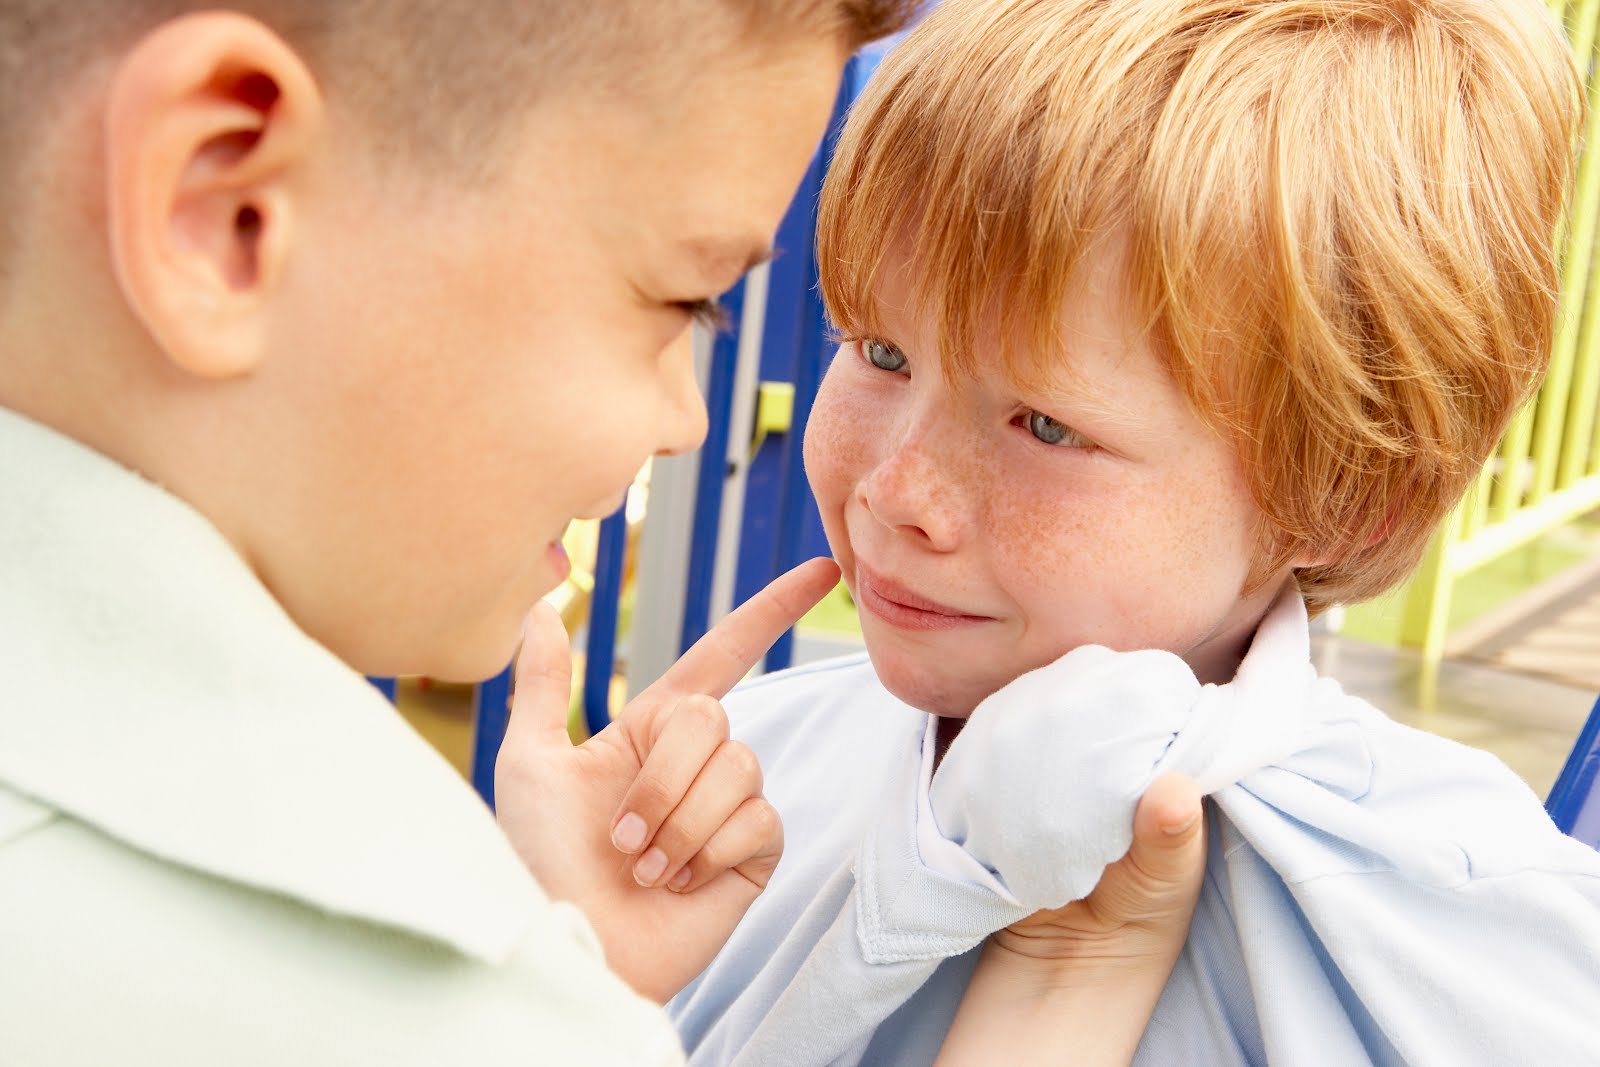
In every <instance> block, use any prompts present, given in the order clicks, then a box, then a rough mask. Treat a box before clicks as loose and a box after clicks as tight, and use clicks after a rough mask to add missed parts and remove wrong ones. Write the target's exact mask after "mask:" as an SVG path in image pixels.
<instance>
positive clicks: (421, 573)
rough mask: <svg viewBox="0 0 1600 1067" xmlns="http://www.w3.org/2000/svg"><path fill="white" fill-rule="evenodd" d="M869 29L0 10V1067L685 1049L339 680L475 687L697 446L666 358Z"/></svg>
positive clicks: (195, 8)
mask: <svg viewBox="0 0 1600 1067" xmlns="http://www.w3.org/2000/svg"><path fill="white" fill-rule="evenodd" d="M909 7H910V4H909V3H908V2H906V0H757V2H749V3H747V2H740V3H734V2H731V0H650V2H635V3H598V4H596V3H589V4H577V3H567V2H558V0H487V2H479V3H472V4H459V5H457V4H438V3H425V2H416V0H341V2H327V0H239V2H237V3H224V4H206V3H198V2H191V0H75V2H73V3H58V2H56V0H0V100H3V104H0V144H3V145H4V147H3V149H0V206H3V212H4V216H3V217H4V220H5V221H4V225H3V226H0V677H3V679H4V683H3V684H4V687H5V695H4V697H3V698H0V1061H4V1062H6V1063H8V1064H11V1063H15V1064H46V1063H48V1064H61V1065H78V1064H83V1065H88V1064H105V1063H133V1064H168V1065H179V1064H208V1065H210V1064H228V1065H230V1067H238V1065H247V1064H285V1063H327V1064H333V1063H345V1064H352V1063H383V1064H430V1065H433V1064H450V1063H474V1064H485V1063H502V1064H508V1063H529V1062H534V1063H583V1064H600V1063H615V1064H627V1065H630V1067H631V1065H637V1064H650V1063H667V1062H676V1061H677V1060H679V1059H680V1057H681V1050H680V1049H679V1047H678V1043H677V1040H676V1038H675V1036H674V1035H673V1034H672V1032H671V1028H670V1026H668V1024H667V1022H666V1020H665V1018H664V1017H663V1016H662V1015H661V1013H660V1011H659V1009H658V1008H657V1007H655V1006H654V1005H652V1004H650V1003H649V1002H648V1001H647V1000H646V999H645V997H643V996H640V995H638V994H637V993H635V992H634V991H633V990H630V989H629V988H628V984H625V981H624V979H626V982H627V983H631V984H632V985H633V986H634V987H635V988H636V989H638V990H640V991H641V992H656V990H655V989H654V988H653V983H660V984H663V985H666V986H668V987H669V988H675V987H676V986H675V985H671V975H670V973H664V972H671V971H672V969H673V968H679V969H681V968H683V967H684V966H685V960H686V959H693V958H694V957H693V956H688V957H685V956H684V954H683V950H682V945H680V944H675V943H673V942H672V941H670V940H668V939H658V940H657V941H655V942H654V944H653V947H654V949H655V955H654V956H649V955H648V954H645V953H640V954H637V956H638V957H640V958H635V959H633V960H628V961H626V962H629V963H632V964H633V965H634V966H633V969H632V970H631V971H630V972H628V973H624V974H622V975H621V977H619V976H618V975H614V974H611V973H608V972H607V970H606V967H605V961H604V959H603V958H602V953H601V944H600V942H599V940H598V939H597V937H596V930H595V928H594V927H592V926H591V924H590V923H589V922H587V921H585V919H584V917H583V916H581V915H580V914H579V912H578V911H577V910H576V909H575V908H574V907H572V906H571V905H570V904H560V905H557V904H552V902H551V900H550V899H549V898H548V897H547V896H546V895H545V893H544V891H543V890H541V888H540V887H539V886H538V885H537V884H536V883H535V881H534V880H533V879H532V878H530V877H529V873H528V871H527V870H526V868H525V867H524V865H523V863H522V862H521V861H520V857H519V856H518V854H517V853H516V852H514V851H513V849H512V847H511V844H510V843H509V842H508V841H507V839H506V838H505V837H504V836H502V834H501V833H500V831H499V830H498V828H497V827H496V826H495V824H494V822H493V820H492V818H491V817H490V815H489V813H488V812H487V811H486V810H485V808H484V807H483V805H482V804H481V803H479V802H478V800H477V798H476V797H475V796H474V795H473V794H472V793H471V792H470V790H468V789H467V788H466V786H465V785H464V783H462V782H461V781H460V780H459V779H458V778H457V776H456V775H455V774H454V772H453V771H452V770H451V769H450V768H449V767H448V766H446V765H445V764H444V762H443V761H442V760H440V759H439V758H438V757H437V756H436V755H435V754H434V753H433V752H432V751H431V750H429V749H428V748H427V747H426V746H425V745H424V744H423V743H422V741H421V740H420V739H419V738H417V737H416V736H415V735H414V734H412V733H411V732H410V731H409V730H408V729H407V728H406V727H405V726H404V725H403V723H401V721H400V720H399V719H398V718H397V717H396V716H395V715H394V713H393V710H392V709H391V708H389V707H388V706H387V705H386V704H385V703H384V702H383V701H382V699H381V698H380V697H379V696H378V695H377V694H376V692H375V691H374V690H373V689H372V688H371V687H370V686H369V685H367V684H366V682H365V680H364V679H363V678H362V677H361V674H360V673H358V672H367V673H372V674H392V673H426V674H431V675H435V676H441V677H460V678H474V677H483V676H485V675H487V674H490V673H493V672H494V671H496V670H498V669H500V667H501V666H503V665H504V664H505V663H506V662H507V661H508V660H509V659H510V658H511V654H512V651H513V649H514V648H515V647H516V645H517V642H518V639H519V635H520V633H521V627H522V621H523V617H524V614H525V613H526V611H527V609H528V606H529V604H530V603H532V602H533V601H535V600H536V599H537V598H538V597H539V596H540V595H542V594H543V593H544V592H546V591H548V590H549V589H550V588H552V587H553V586H554V585H555V584H556V583H558V582H559V581H560V580H561V578H562V576H563V574H564V569H563V568H564V567H565V563H564V558H563V557H561V556H560V554H559V549H558V547H557V542H558V541H559V538H560V536H561V533H562V531H563V529H564V528H565V526H566V525H567V523H568V522H569V521H570V520H571V519H572V518H574V517H575V516H598V515H603V514H606V513H608V512H609V511H611V510H612V509H613V508H614V507H615V506H616V504H617V503H618V501H619V500H620V497H621V494H622V493H623V492H624V490H625V489H626V487H627V485H628V484H629V482H630V481H631V480H632V478H633V477H634V474H635V472H636V471H637V470H638V468H639V466H640V465H641V464H642V463H643V462H644V461H645V460H646V459H647V458H648V457H649V456H650V455H652V454H655V453H659V452H673V451H681V450H684V449H687V448H691V447H694V446H695V445H696V444H698V442H699V439H700V436H701V433H702V430H703V423H704V419H705V413H704V409H703V406H702V405H701V403H700V400H699V398H698V396H697V395H696V392H695V385H694V379H693V373H692V369H691V361H690V357H689V351H688V344H687V329H688V325H689V322H690V321H691V318H692V316H693V314H694V312H695V310H696V308H697V306H699V305H701V304H703V303H704V302H706V301H707V300H709V299H710V298H711V297H714V296H715V294H717V293H718V292H720V291H722V290H723V289H725V288H726V287H727V286H728V285H730V284H731V283H732V282H733V281H734V280H735V279H736V278H737V277H738V276H739V275H740V273H742V271H743V270H744V269H745V267H746V265H747V264H748V263H749V262H750V261H751V260H753V259H757V258H760V257H761V256H763V255H764V254H765V251H766V249H767V247H768V244H769V242H770V239H771V234H772V231H773V229H774V228H775V226H776V224H777V222H778V219H779V218H780V216H781V213H782V211H783V210H784V208H785V206H786V204H787V203H788V201H789V198H790V197H791V195H792V192H793V187H794V183H795V181H796V180H797V178H798V176H799V174H800V173H801V171H802V170H803V168H804V167H805V166H806V164H807V162H808V161H809V159H810V156H811V154H812V152H813V149H814V146H815V144H816V142H817V139H818V137H819V136H820V134H821V132H822V129H823V126H824V124H825V122H826V121H827V118H828V116H829V114H830V113H831V109H832V105H833V100H834V94H835V89H836V86H837V83H838V78H839V75H840V72H841V70H842V68H843V64H844V61H845V58H846V57H847V56H848V55H849V53H850V52H851V50H852V49H854V48H855V47H856V46H857V45H859V44H860V43H862V42H863V41H864V40H866V39H867V38H868V37H871V36H875V35H877V34H879V33H881V32H886V31H887V30H890V29H893V28H894V27H895V26H897V25H899V24H901V23H903V22H904V20H905V19H906V18H907V17H908V14H909ZM831 581H832V579H831V576H830V573H829V570H828V568H827V567H822V568H812V570H811V571H809V572H803V573H802V574H801V575H800V576H798V577H797V578H795V579H791V580H790V581H789V583H788V584H787V585H786V586H785V587H784V590H782V591H781V592H784V593H785V595H786V596H787V598H788V600H787V601H786V602H784V603H779V604H777V605H776V606H773V604H772V603H771V602H770V601H769V602H765V603H767V608H766V609H765V610H766V614H767V616H768V618H766V620H765V622H764V625H765V626H768V627H770V626H771V625H772V624H773V623H774V622H776V623H777V625H778V629H780V630H781V629H782V627H783V626H784V625H787V620H784V619H775V618H774V617H773V616H775V615H776V616H781V615H783V614H785V613H786V612H789V611H791V610H793V609H795V608H796V607H797V605H798V607H799V610H803V609H804V602H805V601H807V598H808V597H810V596H811V595H812V594H813V593H816V594H820V592H821V590H822V589H824V588H826V587H827V586H828V585H830V584H831ZM779 599H780V600H782V599H783V598H782V597H780V598H779ZM746 637H747V638H748V639H749V640H751V641H754V642H755V643H757V644H759V636H758V635H757V636H751V635H746ZM565 647H566V646H565V638H564V635H563V637H562V638H561V644H560V648H561V650H562V652H563V653H564V652H565ZM730 669H731V668H730ZM742 670H743V668H742V667H741V668H739V669H738V670H737V671H735V672H734V678H736V677H737V676H738V674H739V673H742ZM731 680H732V679H730V681H731ZM700 695H701V696H704V694H700ZM712 703H714V701H712ZM719 714H720V709H719ZM574 758H581V757H574ZM626 784H627V783H626V781H623V782H622V783H621V785H620V786H619V787H618V791H619V794H620V790H621V788H625V787H626ZM731 788H732V789H733V790H734V791H735V794H736V795H733V796H731V797H727V796H725V797H723V798H722V800H723V801H725V802H732V803H739V802H743V801H745V800H746V799H750V800H752V801H754V800H757V799H758V797H749V798H747V797H746V794H745V793H744V792H738V790H739V789H743V788H745V786H744V785H743V784H742V783H737V782H736V783H732V786H731ZM757 793H759V789H757ZM609 815H610V813H609V812H604V813H601V814H600V815H599V816H598V818H597V822H598V825H599V826H600V836H601V838H602V840H603V838H604V824H605V820H606V819H607V818H608V817H609ZM562 829H563V828H562V827H559V826H556V825H554V823H553V821H547V823H546V824H544V825H542V826H541V825H539V824H527V825H525V826H524V827H523V830H524V831H525V833H526V834H528V835H533V836H534V837H537V835H538V834H539V833H540V832H544V831H548V832H551V833H552V834H553V833H555V832H557V831H560V830H562ZM770 837H771V835H770V834H769V835H768V838H770ZM541 843H542V839H539V840H529V839H528V838H527V837H526V836H525V837H524V839H523V840H520V841H519V842H518V844H519V845H520V846H521V847H523V848H525V849H537V848H538V847H539V845H540V844H541ZM776 843H777V844H781V838H778V839H776ZM773 847H774V841H772V840H769V839H765V838H764V839H761V840H758V841H756V842H755V843H754V845H753V846H752V848H755V849H757V850H758V851H759V850H765V853H764V854H770V853H772V851H773ZM745 855H746V856H747V855H748V853H746V854H745ZM589 858H590V857H589V856H586V855H568V856H567V857H565V859H566V861H567V864H568V866H579V865H581V864H582V862H583V861H585V860H588V859H589ZM741 858H742V857H741V856H734V857H732V862H735V863H736V862H738V861H739V860H740V859H741ZM618 859H619V858H618V856H617V855H616V854H615V852H612V853H610V854H609V855H607V856H605V863H606V870H607V871H608V872H610V873H611V874H612V876H613V880H628V874H627V864H625V863H621V862H618ZM628 884H630V885H631V881H629V882H628ZM758 891H759V886H754V887H752V888H751V889H750V890H749V891H748V892H747V893H746V895H745V898H744V900H745V902H747V901H748V898H749V897H753V895H754V894H755V892H758ZM699 899H705V898H702V896H701V895H700V894H698V893H696V894H689V895H681V896H680V895H677V894H672V893H669V892H668V891H667V890H665V889H662V890H660V891H658V892H656V893H654V894H650V895H646V894H645V893H644V891H643V890H640V897H639V898H638V899H635V900H634V901H631V902H630V906H631V907H632V908H633V910H632V912H629V913H627V914H624V915H621V916H618V917H617V918H618V919H619V921H620V920H626V919H630V918H631V919H632V920H633V921H634V922H635V923H636V924H637V926H638V927H642V928H645V929H652V930H654V931H656V932H659V931H660V930H663V929H666V930H671V929H673V927H672V924H671V923H669V922H667V921H665V920H663V921H662V922H659V923H655V924H652V922H651V919H652V917H653V916H656V915H657V913H665V912H669V911H670V910H671V909H672V908H673V907H675V906H676V905H679V904H682V903H684V902H685V901H688V900H699ZM710 899H712V901H713V903H716V902H717V899H716V898H715V896H714V895H712V896H711V898H710ZM721 903H722V905H723V906H722V908H721V912H722V913H723V918H722V921H724V922H725V927H724V929H726V928H727V927H731V925H732V922H733V921H734V920H735V919H736V918H737V914H738V910H737V908H736V907H734V908H730V907H729V905H738V904H739V900H738V899H734V898H732V897H730V898H729V899H725V900H722V901H721ZM695 933H696V934H697V935H699V937H700V939H701V940H702V941H703V940H705V939H708V938H711V937H713V936H715V935H716V933H717V931H716V929H715V924H714V923H707V924H704V925H703V928H701V929H698V930H696V931H695ZM716 941H718V942H719V941H720V937H716ZM614 947H615V946H614V945H608V946H607V948H608V949H612V948H614ZM694 947H695V950H696V951H701V945H700V943H699V942H698V941H697V942H696V944H695V946H694ZM713 947H714V943H713ZM613 955H614V956H615V955H616V953H614V952H613ZM706 956H707V957H708V956H709V951H706ZM700 962H703V960H701V961H700ZM697 966H698V964H694V965H693V966H692V967H691V968H690V970H689V971H688V972H687V973H689V974H692V973H693V969H694V967H697ZM619 970H621V968H620V966H619ZM685 976H686V975H685ZM657 995H659V993H657Z"/></svg>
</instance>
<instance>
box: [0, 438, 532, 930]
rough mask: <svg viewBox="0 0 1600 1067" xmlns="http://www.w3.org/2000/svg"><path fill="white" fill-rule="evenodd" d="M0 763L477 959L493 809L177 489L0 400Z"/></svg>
mask: <svg viewBox="0 0 1600 1067" xmlns="http://www.w3.org/2000/svg"><path fill="white" fill-rule="evenodd" d="M0 591H3V592H0V672H3V674H4V677H5V685H6V689H7V697H6V699H5V700H3V701H0V781H3V782H5V783H7V784H9V785H10V786H11V787H12V788H14V789H16V790H18V791H19V792H21V793H24V794H26V795H29V796H32V797H34V798H35V799H37V800H40V801H42V802H44V803H47V804H49V805H50V806H52V807H54V808H56V809H58V810H60V811H62V812H64V813H66V814H68V815H70V816H72V817H74V818H76V819H79V820H81V821H83V822H85V823H89V824H92V825H93V826H95V827H96V828H97V829H99V830H100V831H102V832H104V833H106V834H108V835H110V836H112V837H115V838H117V839H119V840H121V841H123V842H124V843H126V844H128V845H131V846H132V847H134V848H137V849H140V850H142V851H145V852H147V853H150V854H152V855H154V856H158V857H160V858H162V859H165V860H168V861H171V862H174V863H179V864H183V865H186V866H189V867H192V868H194V869H196V870H199V871H203V872H206V873H208V874H212V875H216V876H218V877H221V878H225V879H229V880H232V881H235V882H240V883H244V884H247V885H250V886H253V887H256V888H259V889H262V890H266V891H270V892H277V893H282V894H285V895H288V896H291V897H294V898H297V899H299V900H302V901H305V902H307V903H309V904H312V905H315V906H317V907H319V908H322V909H325V910H328V911H332V912H335V913H339V914H345V915H350V916H357V917H360V918H364V919H367V920H370V921H375V922H378V923H383V924H388V925H392V926H396V927H400V928H403V929H406V930H409V931H412V932H415V933H418V934H422V935H424V936H427V937H430V938H433V939H436V940H438V941H442V942H445V943H447V944H449V945H452V946H454V947H455V948H457V949H459V950H460V951H463V952H465V953H467V954H469V955H472V956H475V957H478V958H480V959H486V960H490V961H497V960H502V959H504V958H506V957H508V956H509V955H510V954H511V953H512V951H513V950H514V948H515V946H516V944H517V943H518V941H519V940H520V939H521V937H522V935H523V934H524V932H525V931H526V929H527V927H528V925H529V923H530V921H531V918H532V914H533V908H534V907H535V906H536V904H537V901H538V900H539V899H540V898H539V894H538V889H537V886H536V885H535V883H534V882H533V880H532V878H531V877H530V876H529V875H528V873H527V871H526V869H525V868H523V867H522V866H521V864H520V863H519V861H518V860H517V858H516V856H515V854H514V852H513V851H512V850H511V848H510V846H509V844H508V842H506V840H505V839H504V837H503V836H502V835H501V833H500V831H499V829H498V827H497V826H496V825H495V823H494V820H493V817H492V816H491V815H490V814H489V812H488V810H487V809H486V808H485V807H484V806H483V805H482V803H481V802H480V801H479V800H478V798H477V796H476V795H475V794H473V793H472V792H471V791H470V790H469V789H468V788H467V787H466V785H465V784H464V783H463V782H462V781H461V780H460V778H459V777H458V776H457V775H456V774H455V772H454V771H453V770H452V769H451V768H450V767H449V766H448V765H447V764H446V763H445V762H444V760H443V759H442V758H441V757H439V756H438V755H437V754H436V753H435V752H433V750H432V749H431V748H429V747H428V746H427V745H426V744H425V743H424V742H422V740H421V739H420V738H418V737H417V736H416V734H415V733H413V732H412V731H411V730H410V729H409V727H407V726H406V725H405V723H404V722H403V721H401V720H400V718H399V717H398V716H397V715H396V714H395V713H394V710H393V709H392V708H391V707H390V706H389V705H388V703H387V702H386V701H385V700H384V699H383V698H382V697H381V696H380V695H379V694H378V693H377V691H376V690H374V689H373V688H372V686H370V685H369V684H368V683H367V682H366V680H365V679H364V678H362V677H361V676H360V675H359V674H357V673H356V672H354V671H353V670H351V669H350V668H349V667H348V666H346V665H345V664H344V663H342V662H341V661H340V660H338V659H337V658H336V657H335V656H334V655H333V654H332V653H330V652H329V651H328V650H327V649H325V648H323V647H322V646H320V645H319V644H317V643H316V642H315V641H313V640H312V639H311V638H310V637H308V636H307V635H306V634H305V633H304V632H302V631H301V630H300V629H299V628H298V627H297V626H296V625H295V624H294V622H293V621H292V620H291V619H290V618H289V617H288V616H287V615H286V614H285V613H284V611H283V609H282V607H281V606H280V605H279V604H278V603H277V602H276V601H275V600H274V599H273V597H272V596H271V594H270V593H269V592H268V591H267V590H266V588H265V587H263V586H262V584H261V583H260V582H259V581H258V580H257V578H256V576H255V575H254V574H253V573H252V572H251V571H250V569H249V568H248V567H247V566H246V565H245V563H244V561H243V560H242V559H241V558H240V557H239V556H238V555H237V553H235V552H234V550H233V549H232V547H231V546H230V545H229V544H228V542H227V541H226V540H225V539H224V538H223V537H222V536H221V535H220V534H219V533H218V532H217V530H216V529H215V528H213V527H212V526H211V525H210V524H209V523H208V522H207V521H206V520H205V519H204V518H203V517H202V516H200V515H199V514H198V513H196V512H195V511H194V510H193V509H191V508H190V507H189V506H187V505H186V504H184V503H183V502H182V501H180V500H178V499H177V498H176V497H174V496H172V495H170V494H169V493H167V492H165V491H163V490H162V489H160V488H158V487H156V486H154V485H152V484H150V483H149V482H147V481H145V480H144V479H142V478H141V477H139V476H138V475H136V474H134V473H132V472H131V471H128V470H126V469H124V468H122V467H120V466H119V465H117V464H116V463H114V462H113V461H111V460H109V459H107V458H106V457H104V456H102V455H100V454H98V453H95V452H93V451H91V450H89V449H87V448H85V447H83V446H82V445H80V444H78V443H76V442H74V441H72V440H70V439H68V438H65V437H63V436H61V435H59V434H57V433H55V432H53V431H51V430H48V429H46V428H45V427H42V426H40V425H38V424H36V423H33V422H30V421H29V420H27V419H24V418H22V417H21V416H18V415H16V414H14V413H12V412H9V411H6V410H5V409H3V408H0Z"/></svg>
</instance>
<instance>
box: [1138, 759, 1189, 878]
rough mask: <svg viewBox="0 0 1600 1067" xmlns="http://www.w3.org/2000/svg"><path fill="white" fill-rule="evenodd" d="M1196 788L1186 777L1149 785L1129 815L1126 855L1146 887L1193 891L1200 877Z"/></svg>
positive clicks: (1164, 778)
mask: <svg viewBox="0 0 1600 1067" xmlns="http://www.w3.org/2000/svg"><path fill="white" fill-rule="evenodd" d="M1202 816H1203V813H1202V811H1201V802H1200V789H1199V787H1198V786H1196V785H1195V783H1194V780H1193V779H1191V778H1190V777H1189V776H1188V775H1186V774H1179V773H1176V772H1173V773H1169V774H1164V775H1162V776H1161V777H1160V778H1157V779H1156V780H1155V781H1154V782H1152V783H1151V785H1150V788H1149V789H1147V790H1146V791H1145V794H1144V798H1143V799H1142V800H1140V801H1139V808H1138V811H1137V812H1136V813H1135V814H1134V817H1133V846H1132V847H1131V848H1130V849H1129V850H1128V857H1129V859H1130V860H1131V861H1132V865H1133V867H1134V868H1135V869H1136V870H1138V871H1139V873H1140V874H1141V875H1142V876H1143V878H1144V879H1145V880H1146V881H1147V882H1148V883H1149V885H1150V887H1151V888H1152V889H1154V890H1156V891H1162V890H1163V889H1165V890H1171V891H1174V892H1178V893H1184V892H1190V891H1197V890H1198V889H1199V886H1200V881H1201V879H1202V878H1203V877H1204V874H1205V857H1206V828H1205V819H1204V818H1203V817H1202Z"/></svg>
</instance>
